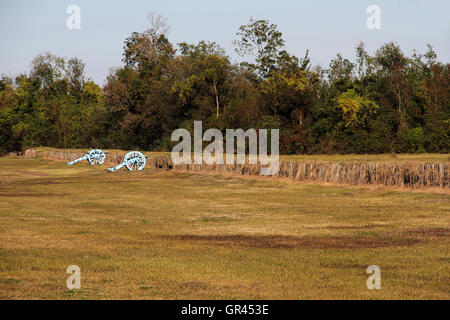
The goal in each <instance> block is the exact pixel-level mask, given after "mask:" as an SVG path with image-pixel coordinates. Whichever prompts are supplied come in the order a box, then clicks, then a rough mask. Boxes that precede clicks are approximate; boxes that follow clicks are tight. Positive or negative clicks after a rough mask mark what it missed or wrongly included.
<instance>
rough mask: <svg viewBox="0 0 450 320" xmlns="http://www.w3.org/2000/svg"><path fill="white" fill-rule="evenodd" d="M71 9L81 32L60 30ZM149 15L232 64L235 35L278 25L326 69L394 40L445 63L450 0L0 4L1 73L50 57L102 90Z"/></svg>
mask: <svg viewBox="0 0 450 320" xmlns="http://www.w3.org/2000/svg"><path fill="white" fill-rule="evenodd" d="M70 5H77V6H79V8H80V13H81V14H80V17H81V24H80V29H79V30H69V29H68V28H67V26H66V21H67V19H68V18H69V16H70V14H68V13H67V12H66V11H67V8H68V6H70ZM369 5H377V6H378V7H379V8H380V12H381V20H380V21H381V29H379V30H370V29H368V28H367V25H366V21H367V19H368V18H369V16H370V14H367V13H366V9H367V7H368V6H369ZM149 12H155V13H158V14H161V15H162V16H164V17H165V18H167V20H168V23H169V25H170V33H169V40H170V41H171V42H172V43H173V44H176V43H179V42H188V43H197V42H199V41H201V40H205V41H215V42H217V43H218V44H219V45H221V46H222V47H223V48H224V49H225V50H226V52H227V54H228V55H229V56H230V57H231V59H232V60H233V61H238V60H239V57H238V56H237V55H236V54H235V52H234V47H233V44H232V42H233V40H235V39H237V36H236V32H237V31H238V28H239V26H241V25H243V24H246V23H247V22H248V21H249V18H250V17H253V18H254V19H268V20H269V21H270V22H271V23H275V24H276V25H278V29H279V30H280V31H281V32H282V33H283V37H284V39H285V40H286V45H287V50H288V51H289V52H290V53H291V54H294V55H296V56H298V57H303V56H304V54H305V51H306V50H307V49H309V50H310V58H311V62H312V64H313V65H321V66H323V67H327V66H328V65H329V63H330V60H331V59H332V58H333V57H334V56H336V54H337V53H341V54H342V55H343V56H344V57H346V58H350V59H354V56H355V55H354V52H355V50H354V48H355V46H356V45H357V44H358V43H359V42H360V41H364V42H365V43H366V48H367V50H369V52H371V53H373V52H374V51H375V50H376V49H377V48H379V47H380V46H381V45H382V44H383V43H386V42H390V41H395V42H397V43H398V44H399V45H400V46H401V48H402V49H403V50H404V52H405V53H406V54H408V55H410V54H412V52H413V50H414V49H416V50H417V52H419V53H423V52H425V51H426V50H427V46H426V45H427V44H430V45H432V46H433V47H434V49H435V50H436V52H437V53H438V58H439V60H440V61H442V62H445V63H448V62H450V19H449V18H448V16H449V14H450V1H448V0H428V1H427V0H369V1H366V0H345V1H344V0H343V1H337V0H277V1H274V0H269V1H267V0H226V1H223V0H222V1H214V0H191V1H189V0H171V1H167V0H159V1H153V0H147V1H144V0H127V1H124V0H122V1H119V0H108V1H107V0H14V1H7V0H0V41H1V46H0V74H1V75H7V76H15V75H17V74H19V73H23V72H29V69H30V64H31V61H32V59H33V58H34V57H35V56H37V55H38V54H41V53H44V52H51V53H53V54H55V55H57V56H61V57H67V58H71V57H78V58H80V59H81V60H83V62H84V63H86V76H87V77H88V78H91V79H93V80H94V81H96V82H97V83H98V84H100V85H103V84H104V83H105V80H106V76H107V75H108V72H109V70H110V68H111V67H120V66H121V65H122V61H121V60H122V53H123V43H124V40H125V39H126V38H127V37H128V36H129V35H130V34H131V33H132V32H135V31H137V32H141V31H144V30H145V29H146V28H147V27H148V26H149V22H148V19H147V17H146V16H147V14H148V13H149Z"/></svg>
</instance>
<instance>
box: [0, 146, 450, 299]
mask: <svg viewBox="0 0 450 320" xmlns="http://www.w3.org/2000/svg"><path fill="white" fill-rule="evenodd" d="M386 157H389V156H386ZM443 157H447V160H448V155H444V156H443ZM394 159H395V158H394ZM447 160H444V161H447ZM395 161H397V160H395ZM105 168H106V166H103V167H102V168H91V167H90V166H89V165H88V164H87V163H86V162H85V163H79V164H77V165H75V166H71V167H67V166H66V165H65V163H64V162H57V161H49V160H44V159H23V158H15V157H2V158H0V298H1V299H25V298H26V299H29V298H31V299H41V298H49V299H97V298H98V299H113V298H114V299H128V298H133V299H241V298H246V299H398V298H405V299H438V298H440V299H450V276H449V274H450V273H449V271H450V254H449V243H450V201H449V200H450V199H449V195H448V192H446V193H444V192H445V191H442V193H439V192H436V191H435V192H423V193H421V192H417V191H416V192H406V191H404V192H403V191H402V192H401V191H394V190H390V189H383V188H374V187H371V188H369V187H358V188H356V187H341V186H324V185H311V184H300V183H295V182H287V181H282V180H273V179H252V178H246V179H244V178H237V177H223V176H215V175H211V174H191V173H180V172H169V171H157V170H150V169H148V170H144V171H143V172H127V171H120V172H117V173H106V172H105ZM69 265H78V266H79V267H80V268H81V277H82V280H81V286H82V288H81V290H74V291H69V290H68V289H67V287H66V279H67V277H68V276H69V275H68V274H66V268H67V267H68V266H69ZM370 265H378V266H380V268H381V278H382V280H381V281H382V287H381V290H368V289H367V287H366V280H367V278H368V276H369V275H368V274H366V268H367V267H368V266H370Z"/></svg>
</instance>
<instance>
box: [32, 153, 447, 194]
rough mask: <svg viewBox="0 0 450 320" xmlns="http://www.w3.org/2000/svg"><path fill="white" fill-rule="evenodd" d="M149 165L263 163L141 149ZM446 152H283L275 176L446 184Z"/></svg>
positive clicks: (224, 168)
mask: <svg viewBox="0 0 450 320" xmlns="http://www.w3.org/2000/svg"><path fill="white" fill-rule="evenodd" d="M108 151H109V154H108V156H107V159H106V163H108V164H111V165H116V164H118V163H121V162H122V161H123V157H124V155H125V154H126V151H122V150H108ZM85 152H86V150H76V149H66V150H63V149H54V148H44V147H42V148H32V149H27V150H26V151H25V152H24V154H23V157H25V158H35V157H42V158H44V159H49V160H59V161H71V160H74V159H76V158H78V157H81V156H83V155H84V154H85ZM144 153H145V154H146V155H147V156H148V163H147V166H149V167H153V168H159V169H166V170H181V171H192V172H215V173H220V174H238V175H248V176H260V175H261V166H260V165H250V164H234V165H227V164H213V165H207V164H201V165H194V164H192V165H186V164H182V165H174V164H173V163H172V161H171V158H170V153H168V152H144ZM448 159H449V155H448V154H418V155H409V154H400V155H390V154H385V155H311V156H309V155H305V156H281V157H280V166H279V171H278V174H277V175H276V176H275V177H278V178H288V179H291V180H296V181H305V182H311V183H335V184H343V185H383V186H394V187H405V188H416V189H417V188H449V161H448Z"/></svg>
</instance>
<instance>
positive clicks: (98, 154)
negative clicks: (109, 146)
mask: <svg viewBox="0 0 450 320" xmlns="http://www.w3.org/2000/svg"><path fill="white" fill-rule="evenodd" d="M106 153H108V151H102V150H100V149H92V150H91V151H87V152H86V155H85V156H83V157H81V158H78V159H75V160H73V161H70V162H67V165H68V166H71V165H73V164H75V163H77V162H80V161H84V160H88V161H89V163H90V164H91V165H93V166H95V165H101V164H103V163H104V162H105V158H106V156H105V154H106Z"/></svg>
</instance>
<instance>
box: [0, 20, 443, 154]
mask: <svg viewBox="0 0 450 320" xmlns="http://www.w3.org/2000/svg"><path fill="white" fill-rule="evenodd" d="M166 29H167V28H166V24H165V20H164V19H162V18H161V17H153V19H152V20H151V25H150V28H149V29H148V30H146V31H144V32H134V33H132V34H131V35H130V36H129V37H128V38H127V39H126V40H125V42H124V46H123V66H122V67H120V68H115V69H112V70H111V71H110V73H109V75H108V77H107V80H106V84H105V85H104V87H103V88H102V87H100V86H99V85H98V84H96V83H95V82H94V81H92V80H91V79H86V76H85V70H84V69H85V64H84V63H83V62H82V61H81V60H80V59H77V58H71V59H66V58H60V57H57V56H55V55H53V54H51V53H45V54H41V55H39V56H37V57H36V58H34V59H33V61H32V64H31V71H30V72H28V74H26V73H23V74H21V75H18V76H16V77H14V78H10V77H6V76H3V77H2V79H1V80H0V153H5V152H8V151H14V150H20V149H23V148H25V147H32V146H51V147H58V148H89V147H99V148H114V149H141V150H148V151H153V150H154V151H168V150H170V149H171V148H172V146H173V145H174V142H171V133H172V132H173V130H175V129H178V128H186V129H188V130H193V122H194V121H196V120H202V121H203V128H204V130H206V129H207V128H218V129H219V130H225V129H226V128H243V129H248V128H256V129H258V128H264V129H275V128H276V129H280V152H281V153H283V154H310V153H330V154H331V153H391V152H395V153H417V152H439V153H448V152H449V150H450V144H449V128H450V99H449V98H450V94H449V93H450V90H449V79H450V68H449V66H450V65H449V63H442V62H439V61H438V59H437V54H436V53H435V51H434V50H433V48H432V47H431V46H428V50H427V51H426V52H425V53H423V54H419V53H416V52H415V53H413V54H412V56H406V55H405V54H404V53H403V52H402V50H401V48H400V47H399V46H398V45H397V44H396V43H393V42H391V43H386V44H384V45H383V46H381V47H380V48H379V49H378V50H376V52H375V53H373V54H370V53H368V52H367V50H366V49H365V46H364V43H360V44H358V45H357V46H356V48H355V50H356V60H355V61H351V60H349V59H346V58H344V57H343V56H342V55H341V54H337V56H336V57H335V58H333V59H332V60H331V62H330V64H329V66H328V67H326V68H324V67H320V66H312V65H311V62H310V58H309V52H308V51H307V52H306V54H305V55H304V56H303V57H300V58H299V57H296V56H294V55H292V54H290V53H289V52H287V51H286V49H285V41H284V39H283V36H282V34H281V32H280V31H278V29H277V26H276V25H274V24H272V23H270V22H269V21H267V20H253V19H250V21H249V22H248V23H247V24H245V25H243V26H241V27H240V28H239V30H238V32H237V34H236V35H237V40H236V41H235V42H234V45H235V48H236V52H237V53H238V54H239V55H240V56H242V60H244V62H241V63H233V62H232V61H231V59H230V57H229V56H228V55H227V54H226V52H225V51H224V49H222V48H221V47H220V46H219V45H218V44H216V43H215V42H206V41H200V42H199V43H197V44H190V43H178V44H177V45H174V44H172V43H171V42H170V41H169V39H168V38H167V35H166Z"/></svg>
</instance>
